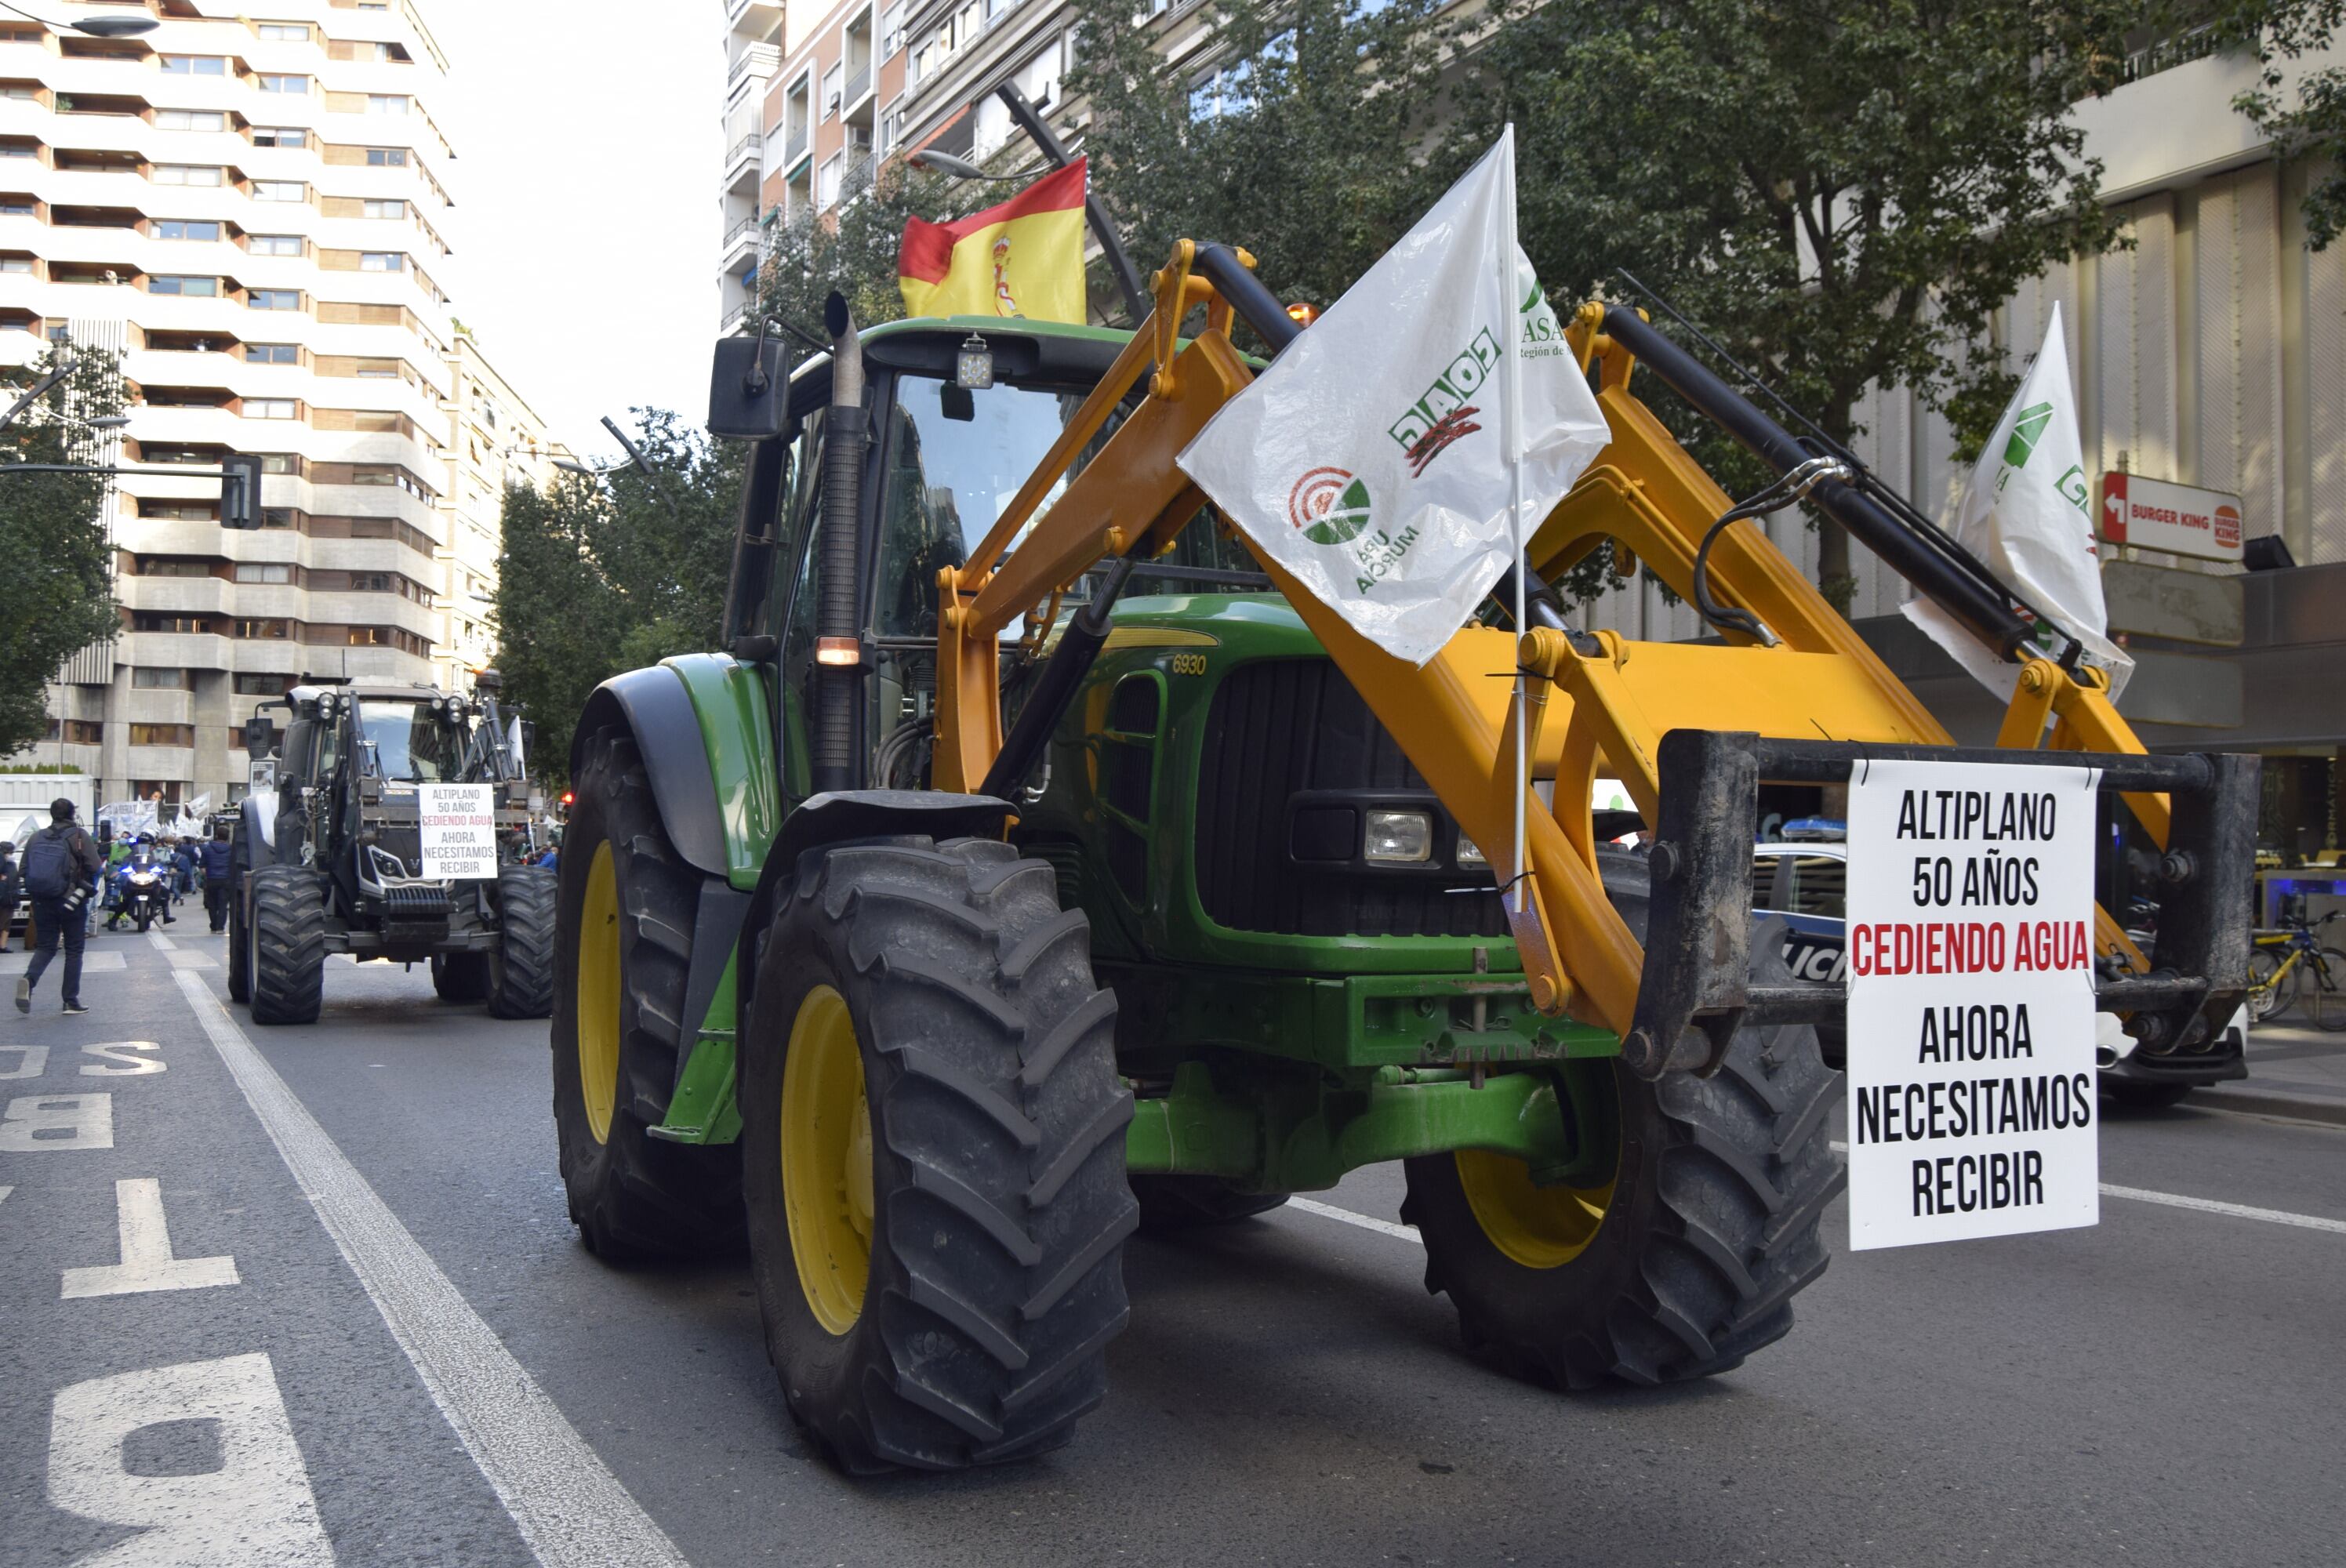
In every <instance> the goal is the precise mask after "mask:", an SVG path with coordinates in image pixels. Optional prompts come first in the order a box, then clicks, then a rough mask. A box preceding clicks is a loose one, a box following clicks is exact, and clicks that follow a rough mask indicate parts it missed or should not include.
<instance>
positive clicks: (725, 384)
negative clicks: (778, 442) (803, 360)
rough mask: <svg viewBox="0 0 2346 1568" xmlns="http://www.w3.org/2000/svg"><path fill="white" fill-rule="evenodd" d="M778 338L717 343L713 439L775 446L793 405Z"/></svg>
mask: <svg viewBox="0 0 2346 1568" xmlns="http://www.w3.org/2000/svg"><path fill="white" fill-rule="evenodd" d="M789 401H790V399H789V382H786V381H785V380H783V377H782V342H781V340H780V338H767V337H757V338H719V339H718V340H717V352H716V356H715V361H714V364H713V366H712V368H711V369H710V371H709V434H711V435H714V436H719V437H721V438H723V439H724V440H727V441H771V440H773V439H774V438H775V437H777V436H779V435H780V434H781V433H782V426H783V423H785V421H784V415H785V412H786V408H787V405H788V403H789Z"/></svg>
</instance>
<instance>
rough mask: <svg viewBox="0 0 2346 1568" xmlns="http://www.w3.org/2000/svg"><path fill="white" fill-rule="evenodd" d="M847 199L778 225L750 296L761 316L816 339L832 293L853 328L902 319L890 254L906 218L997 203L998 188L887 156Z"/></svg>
mask: <svg viewBox="0 0 2346 1568" xmlns="http://www.w3.org/2000/svg"><path fill="white" fill-rule="evenodd" d="M1018 145H1020V146H1022V147H1023V146H1024V145H1025V144H1024V143H1023V142H1021V143H1019V144H1018ZM850 194H851V195H852V197H853V198H854V199H852V200H849V201H846V202H843V203H841V205H839V206H836V207H833V208H831V209H829V210H827V211H824V212H821V213H814V212H810V211H807V210H804V209H801V211H800V213H799V215H798V216H797V217H795V218H793V219H790V221H789V222H787V223H785V224H782V225H781V226H780V227H779V228H778V229H776V230H775V231H774V233H773V234H772V236H771V237H770V240H769V242H768V245H767V253H766V260H765V263H764V264H763V266H762V267H761V268H760V270H759V275H758V295H759V298H760V300H761V301H762V302H763V304H764V306H765V309H766V311H767V312H768V313H769V314H771V315H775V316H779V317H780V318H781V319H782V320H784V321H790V322H792V323H794V324H796V325H798V326H800V327H803V328H805V329H806V330H807V331H811V332H813V333H814V334H815V335H816V336H818V337H821V335H822V308H823V301H824V300H828V299H829V298H830V297H831V292H832V290H837V291H838V292H839V293H840V294H841V295H843V296H844V297H845V298H846V300H847V303H848V308H849V309H850V310H852V311H853V312H854V313H855V321H856V323H857V324H858V325H859V326H866V327H868V326H871V325H872V324H874V323H875V322H879V321H897V320H899V319H901V318H902V317H903V314H904V296H903V292H902V291H901V290H899V289H898V288H897V287H896V256H897V253H898V251H899V250H900V249H902V248H903V237H904V223H905V220H906V219H911V218H914V217H920V218H928V219H938V220H943V219H952V218H957V217H960V216H961V215H962V214H964V213H965V212H972V211H975V210H976V209H979V208H982V207H986V206H989V205H991V204H992V203H994V202H995V201H999V200H1002V199H1004V195H1005V191H1004V188H1002V187H1000V186H987V185H972V184H966V183H962V182H957V181H954V180H951V179H947V178H944V177H943V176H940V175H933V174H929V173H925V172H923V171H922V170H918V169H914V168H909V167H908V166H906V165H905V164H904V163H903V161H902V160H900V159H892V160H891V161H889V162H887V163H885V164H882V165H881V166H880V169H879V172H878V173H877V174H876V175H874V176H872V177H870V184H868V185H867V186H865V187H864V188H862V189H861V190H860V191H853V192H851V193H850ZM751 330H752V331H754V330H755V328H754V326H753V327H752V329H751ZM793 352H795V351H793Z"/></svg>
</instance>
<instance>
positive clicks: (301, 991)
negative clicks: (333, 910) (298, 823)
mask: <svg viewBox="0 0 2346 1568" xmlns="http://www.w3.org/2000/svg"><path fill="white" fill-rule="evenodd" d="M248 962H249V963H250V966H251V974H252V1003H251V1005H252V1021H253V1022H254V1023H272V1024H273V1023H316V1022H317V1021H318V1009H319V1007H320V1005H321V1003H323V1001H324V993H325V981H326V884H325V881H324V879H322V878H321V877H320V876H318V875H317V874H316V873H315V872H313V871H308V870H306V869H304V868H303V867H301V866H270V867H267V868H265V869H264V870H261V871H255V872H253V873H252V929H251V932H250V957H249V959H248Z"/></svg>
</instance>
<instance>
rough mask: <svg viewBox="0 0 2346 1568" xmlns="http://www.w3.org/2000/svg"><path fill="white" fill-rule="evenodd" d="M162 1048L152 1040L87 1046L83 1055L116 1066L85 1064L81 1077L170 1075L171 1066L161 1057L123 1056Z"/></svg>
mask: <svg viewBox="0 0 2346 1568" xmlns="http://www.w3.org/2000/svg"><path fill="white" fill-rule="evenodd" d="M162 1048H163V1047H162V1046H161V1045H159V1044H156V1043H155V1042H154V1041H152V1040H117V1041H115V1042H114V1043H112V1044H107V1045H85V1046H83V1047H82V1048H81V1054H83V1055H85V1056H95V1057H97V1059H98V1060H99V1061H101V1062H112V1063H114V1064H115V1065H114V1066H111V1067H98V1066H94V1065H91V1064H88V1063H84V1064H82V1070H81V1075H82V1076H83V1077H85V1078H143V1077H146V1076H147V1075H148V1074H150V1073H168V1072H169V1071H170V1070H171V1064H169V1063H168V1062H166V1061H164V1060H163V1059H162V1058H161V1057H160V1056H125V1055H123V1054H122V1053H123V1052H125V1051H160V1050H161V1049H162Z"/></svg>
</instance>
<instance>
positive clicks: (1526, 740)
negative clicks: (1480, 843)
mask: <svg viewBox="0 0 2346 1568" xmlns="http://www.w3.org/2000/svg"><path fill="white" fill-rule="evenodd" d="M1499 140H1500V145H1501V146H1502V147H1503V148H1505V149H1506V162H1507V182H1506V188H1505V192H1504V204H1503V211H1504V214H1505V216H1504V218H1503V219H1502V221H1501V224H1500V229H1501V233H1502V236H1503V238H1502V240H1501V243H1500V246H1499V275H1500V278H1501V280H1502V287H1501V289H1500V290H1499V302H1500V306H1501V308H1502V309H1504V310H1505V311H1506V313H1507V385H1506V401H1505V403H1504V404H1503V405H1502V407H1503V414H1502V418H1501V421H1500V437H1501V442H1502V444H1504V445H1505V447H1506V452H1507V527H1508V531H1509V533H1510V535H1512V537H1513V540H1514V544H1515V572H1514V576H1515V636H1516V637H1517V638H1518V639H1520V638H1521V637H1522V636H1523V635H1524V632H1525V629H1526V626H1527V625H1528V623H1527V622H1526V621H1525V618H1524V614H1525V603H1524V601H1525V591H1524V582H1525V577H1526V575H1528V573H1529V570H1530V565H1531V563H1530V562H1529V561H1528V560H1527V559H1526V558H1525V557H1526V556H1527V555H1528V554H1529V550H1528V548H1527V541H1526V540H1525V537H1524V372H1523V349H1522V338H1523V316H1524V313H1523V310H1522V308H1521V302H1520V301H1519V300H1517V299H1516V297H1515V295H1516V290H1520V289H1521V288H1522V287H1523V279H1522V277H1521V276H1520V275H1519V274H1518V273H1517V272H1516V270H1515V251H1516V249H1517V245H1516V241H1515V122H1514V121H1513V120H1510V121H1508V122H1507V128H1506V129H1505V131H1504V132H1502V133H1501V135H1500V138H1499ZM1529 696H1530V692H1529V690H1528V689H1527V687H1526V684H1525V680H1524V671H1523V659H1522V657H1520V656H1518V657H1516V659H1515V701H1514V702H1513V703H1512V704H1510V707H1511V708H1513V709H1514V711H1515V766H1516V769H1517V770H1518V771H1517V773H1516V777H1515V790H1514V794H1515V852H1514V853H1513V854H1512V855H1511V856H1510V857H1509V859H1508V864H1509V865H1511V866H1513V867H1514V868H1515V912H1516V913H1517V914H1521V913H1522V912H1523V911H1525V908H1527V907H1528V905H1529V901H1530V896H1531V883H1530V881H1528V877H1529V873H1530V868H1529V867H1528V866H1527V865H1526V864H1525V860H1526V858H1527V854H1528V843H1527V841H1528V839H1529V836H1530V835H1529V830H1528V824H1527V823H1526V822H1525V809H1524V795H1525V791H1526V790H1528V789H1530V788H1531V775H1532V759H1531V758H1530V756H1529V755H1528V751H1529V747H1530V732H1531V725H1530V720H1529V718H1528V717H1527V716H1526V715H1525V702H1526V699H1527V698H1528V697H1529Z"/></svg>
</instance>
